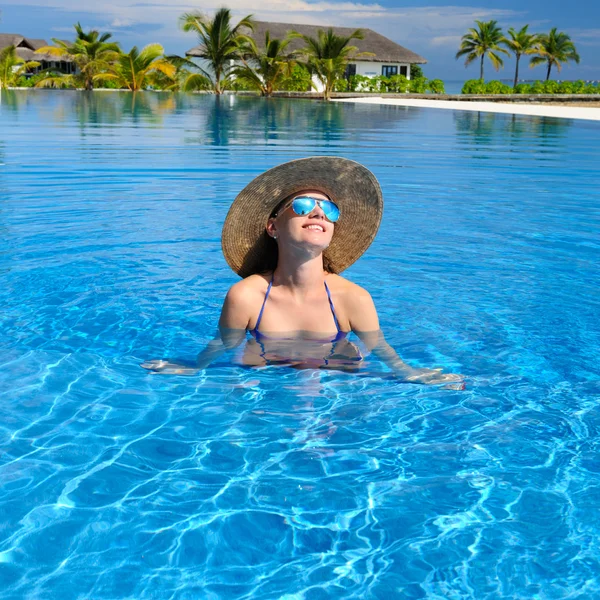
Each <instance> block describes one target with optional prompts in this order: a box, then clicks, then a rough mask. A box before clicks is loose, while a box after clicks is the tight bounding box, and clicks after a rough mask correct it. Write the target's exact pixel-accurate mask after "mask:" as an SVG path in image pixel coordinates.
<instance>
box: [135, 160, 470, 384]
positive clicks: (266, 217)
mask: <svg viewBox="0 0 600 600" xmlns="http://www.w3.org/2000/svg"><path fill="white" fill-rule="evenodd" d="M382 212H383V198H382V195H381V189H380V187H379V184H378V182H377V180H376V179H375V177H374V175H373V174H372V173H371V172H370V171H369V170H368V169H366V168H365V167H363V166H362V165H360V164H358V163H356V162H354V161H351V160H348V159H344V158H337V157H327V156H319V157H312V158H306V159H300V160H294V161H291V162H288V163H285V164H283V165H280V166H278V167H275V168H273V169H270V170H269V171H267V172H266V173H263V174H262V175H260V176H258V177H257V178H256V179H254V181H252V182H251V183H250V184H249V185H248V186H246V188H244V190H242V192H241V193H240V194H239V195H238V197H237V198H236V199H235V201H234V203H233V204H232V206H231V208H230V210H229V213H228V215H227V218H226V220H225V224H224V227H223V235H222V247H223V253H224V255H225V258H226V259H227V262H228V263H229V265H230V266H231V267H232V269H233V270H234V271H235V272H236V273H238V274H239V275H241V276H242V277H243V279H242V280H241V281H239V282H238V283H236V284H235V285H233V286H232V288H231V289H230V290H229V292H228V293H227V296H226V298H225V302H224V304H223V309H222V311H221V317H220V320H219V335H218V336H217V337H216V338H215V339H214V340H213V341H212V342H211V343H210V344H209V345H208V346H207V348H206V349H205V350H203V351H202V352H201V353H200V355H199V356H198V359H197V362H196V363H195V364H193V365H184V364H182V363H181V362H179V361H168V360H158V361H156V360H154V361H148V362H145V363H143V364H142V366H143V367H145V368H147V369H150V370H152V371H155V372H161V373H179V374H190V373H194V372H196V371H197V370H198V369H202V368H204V367H206V366H207V365H208V364H209V363H210V362H211V361H213V360H214V359H215V358H216V357H217V356H219V355H221V354H222V353H223V352H225V351H226V350H228V349H230V348H233V347H235V346H238V345H239V344H240V343H241V342H242V341H243V340H244V339H246V332H249V333H250V334H251V335H252V338H251V339H250V340H249V341H248V344H247V345H246V348H245V350H244V355H243V358H242V360H243V362H244V364H247V365H254V366H258V365H266V364H285V365H289V366H294V367H296V368H337V369H344V370H357V369H358V368H359V366H360V363H361V362H362V355H361V352H360V350H359V349H358V347H357V346H356V345H354V344H352V343H351V342H349V341H348V339H347V336H348V334H349V333H350V332H354V333H355V334H356V335H357V336H358V337H359V338H360V340H361V341H362V342H363V344H364V345H365V347H366V348H367V350H369V351H372V352H374V353H375V355H376V356H378V357H379V358H380V359H382V360H383V361H384V362H385V363H386V364H387V365H388V366H389V367H390V368H391V369H392V370H393V372H394V373H395V374H396V375H397V376H399V377H401V378H402V379H403V380H405V381H410V382H415V383H429V384H438V383H449V382H457V381H460V380H461V379H462V378H461V376H459V375H453V374H443V373H441V372H440V369H414V368H411V367H410V366H408V365H407V364H406V363H404V362H403V361H402V360H401V359H400V358H399V357H398V355H397V354H396V352H395V351H394V350H393V349H392V348H391V347H390V346H389V345H388V344H387V343H386V342H385V339H384V337H383V334H382V333H381V331H380V329H379V319H378V316H377V311H376V309H375V306H374V304H373V300H372V299H371V296H370V295H369V293H368V292H367V291H366V290H364V289H363V288H361V287H360V286H358V285H356V284H354V283H352V282H350V281H348V280H347V279H344V278H343V277H341V276H340V275H339V274H338V273H340V272H341V271H343V270H344V269H346V268H347V267H348V266H350V265H351V264H352V263H354V262H355V261H356V260H357V259H358V258H359V257H360V256H361V255H362V254H363V253H364V252H365V250H366V249H367V248H368V247H369V245H370V244H371V242H372V241H373V239H374V237H375V234H376V233H377V230H378V228H379V224H380V222H381V216H382Z"/></svg>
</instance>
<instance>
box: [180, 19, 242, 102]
mask: <svg viewBox="0 0 600 600" xmlns="http://www.w3.org/2000/svg"><path fill="white" fill-rule="evenodd" d="M180 21H181V28H182V29H183V31H186V32H192V33H195V34H196V35H197V36H198V41H199V42H200V44H199V45H200V49H199V52H198V54H197V56H198V57H199V58H201V59H203V60H205V61H207V62H208V64H209V65H210V68H211V71H212V72H208V71H205V70H204V69H201V68H200V67H198V68H199V70H200V71H201V73H202V74H203V75H204V76H205V77H206V78H207V79H209V80H210V81H211V82H212V86H213V90H214V93H215V94H222V93H223V91H224V90H225V89H226V88H227V86H228V84H230V83H231V79H230V75H231V71H232V66H231V63H232V62H233V61H235V60H238V58H239V57H240V54H241V51H242V49H243V48H247V46H248V45H249V44H251V42H252V38H250V37H249V36H248V35H247V34H245V33H244V29H246V30H248V29H250V30H252V29H253V28H254V22H253V21H252V15H248V16H247V17H244V18H243V19H242V20H240V21H239V22H238V23H237V25H235V27H234V26H232V22H231V11H230V10H229V9H228V8H220V9H219V10H218V11H217V12H216V13H215V16H214V17H213V18H212V19H209V18H208V17H206V16H205V15H203V14H202V13H199V12H195V13H186V14H184V15H182V17H181V19H180Z"/></svg>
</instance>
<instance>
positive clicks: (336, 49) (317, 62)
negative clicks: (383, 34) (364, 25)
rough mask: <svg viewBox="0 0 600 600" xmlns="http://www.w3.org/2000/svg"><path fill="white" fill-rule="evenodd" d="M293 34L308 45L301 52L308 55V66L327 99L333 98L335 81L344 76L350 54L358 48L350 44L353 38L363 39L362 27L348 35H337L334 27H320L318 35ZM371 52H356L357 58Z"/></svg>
mask: <svg viewBox="0 0 600 600" xmlns="http://www.w3.org/2000/svg"><path fill="white" fill-rule="evenodd" d="M292 36H293V37H296V38H300V39H302V40H304V42H305V43H306V47H305V48H303V49H302V50H300V51H299V52H300V53H301V54H303V55H304V56H305V57H306V66H307V68H308V69H309V71H310V72H311V73H312V74H313V75H315V76H316V77H317V79H318V80H319V81H320V82H321V84H322V85H323V88H324V96H325V100H330V99H331V92H332V91H333V86H334V84H335V82H336V81H337V80H338V79H340V78H341V77H343V75H344V71H345V70H346V64H347V63H348V58H349V56H350V54H354V53H356V51H357V50H358V48H357V47H356V46H350V45H349V44H350V41H351V40H354V39H356V40H362V39H363V37H364V35H363V33H362V31H361V30H360V29H357V30H355V31H354V32H353V33H352V34H350V35H348V36H343V35H336V34H335V33H333V29H331V28H329V29H328V30H327V31H323V30H322V29H319V31H317V37H316V38H314V37H311V36H310V35H303V34H301V33H297V32H292ZM370 54H371V53H370V52H361V53H358V54H354V56H355V57H356V58H359V57H362V56H367V55H370Z"/></svg>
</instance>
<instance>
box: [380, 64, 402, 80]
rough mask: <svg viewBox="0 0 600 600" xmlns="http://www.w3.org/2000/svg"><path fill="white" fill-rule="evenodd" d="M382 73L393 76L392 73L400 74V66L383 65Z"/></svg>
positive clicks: (385, 75)
mask: <svg viewBox="0 0 600 600" xmlns="http://www.w3.org/2000/svg"><path fill="white" fill-rule="evenodd" d="M381 74H382V75H383V76H384V77H391V76H392V75H398V66H397V65H394V66H393V67H392V66H390V65H383V66H382V67H381Z"/></svg>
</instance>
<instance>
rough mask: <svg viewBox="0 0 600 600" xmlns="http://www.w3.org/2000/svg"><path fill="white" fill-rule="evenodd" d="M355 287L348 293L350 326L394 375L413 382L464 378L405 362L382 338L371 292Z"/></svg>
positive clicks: (445, 381)
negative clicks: (355, 288)
mask: <svg viewBox="0 0 600 600" xmlns="http://www.w3.org/2000/svg"><path fill="white" fill-rule="evenodd" d="M356 287H357V288H358V289H357V290H355V291H354V293H352V294H351V295H350V298H351V299H350V327H351V328H352V331H354V333H356V335H357V336H358V337H359V338H360V339H361V341H362V342H363V343H364V344H365V346H366V347H367V349H368V350H370V351H372V352H373V354H375V356H377V358H379V359H380V360H381V361H383V362H384V363H385V364H386V365H387V366H388V367H390V369H392V371H393V372H394V374H395V375H397V376H398V377H400V378H402V379H403V380H404V381H410V382H412V383H426V384H438V383H453V382H458V381H462V380H463V377H462V376H461V375H456V374H454V373H442V372H441V371H442V370H441V369H415V368H413V367H411V366H410V365H407V364H406V363H405V362H404V361H403V360H402V359H401V358H400V357H399V356H398V354H397V353H396V351H395V350H394V349H393V348H392V347H391V346H390V345H389V344H388V343H387V342H386V341H385V337H384V335H383V332H382V331H381V329H380V328H379V317H378V316H377V310H376V308H375V304H374V303H373V299H372V298H371V295H370V294H369V293H368V292H367V291H366V290H364V289H362V288H360V287H358V286H356Z"/></svg>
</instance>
